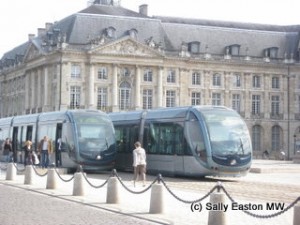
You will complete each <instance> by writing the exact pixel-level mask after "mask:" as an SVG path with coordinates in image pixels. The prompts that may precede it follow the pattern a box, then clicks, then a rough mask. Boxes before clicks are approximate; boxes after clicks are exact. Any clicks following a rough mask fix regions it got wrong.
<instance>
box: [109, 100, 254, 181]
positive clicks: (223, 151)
mask: <svg viewBox="0 0 300 225" xmlns="http://www.w3.org/2000/svg"><path fill="white" fill-rule="evenodd" d="M109 116H110V118H111V119H112V121H113V124H114V127H115V132H116V141H117V142H116V144H117V152H118V153H117V158H116V168H117V169H120V170H132V169H133V168H132V150H133V149H134V143H135V142H136V141H138V140H139V141H140V142H141V143H142V145H143V147H144V148H145V150H146V153H147V172H150V173H152V174H158V173H161V174H163V175H164V174H165V175H167V176H192V177H203V176H243V175H246V174H247V172H248V171H249V169H250V166H251V161H252V147H251V139H250V135H249V131H248V128H247V126H246V124H245V122H244V121H243V119H242V118H241V117H240V115H239V114H238V113H237V112H236V111H234V110H232V109H229V108H226V107H222V106H190V107H176V108H164V109H155V110H148V111H133V112H119V113H110V114H109Z"/></svg>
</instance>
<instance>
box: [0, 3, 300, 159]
mask: <svg viewBox="0 0 300 225" xmlns="http://www.w3.org/2000/svg"><path fill="white" fill-rule="evenodd" d="M147 7H148V6H147V5H141V6H140V7H139V12H134V11H131V10H128V9H125V8H123V7H121V5H120V1H112V0H98V1H94V2H93V3H92V4H91V5H90V6H88V7H87V8H86V9H83V10H82V11H80V12H78V13H74V14H72V15H70V16H68V17H66V18H64V19H62V20H60V21H58V22H55V23H46V24H45V27H44V28H38V30H37V35H33V34H29V36H28V41H27V42H25V43H23V44H21V45H19V46H16V47H15V48H14V49H12V50H11V51H9V52H7V53H5V54H4V55H3V57H2V58H1V60H0V101H1V106H0V107H1V108H0V116H1V117H8V116H13V115H22V114H30V113H37V112H46V111H54V110H65V109H77V108H85V109H100V110H103V111H106V112H111V111H127V110H137V109H151V108H157V107H173V106H187V105H199V104H205V105H206V104H209V105H225V106H227V107H231V108H233V109H235V110H236V111H237V112H239V113H240V115H241V116H242V117H243V118H244V119H245V121H246V123H247V125H248V127H249V130H250V133H251V136H252V144H253V149H254V155H255V156H257V157H261V156H262V153H263V152H264V151H265V150H267V151H268V152H269V153H270V155H271V156H272V157H278V155H279V154H280V152H285V154H286V157H288V158H292V157H293V156H294V153H295V152H296V151H297V148H298V150H300V64H299V38H300V36H299V31H300V25H299V26H276V25H260V24H246V23H237V22H223V21H209V20H200V19H186V18H173V17H172V18H170V17H162V16H159V17H158V16H152V17H150V16H148V14H147V11H148V8H147Z"/></svg>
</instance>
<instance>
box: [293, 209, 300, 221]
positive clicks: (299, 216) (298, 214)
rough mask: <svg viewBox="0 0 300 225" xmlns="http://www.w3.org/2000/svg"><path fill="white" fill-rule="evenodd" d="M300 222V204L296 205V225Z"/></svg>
mask: <svg viewBox="0 0 300 225" xmlns="http://www.w3.org/2000/svg"><path fill="white" fill-rule="evenodd" d="M299 224H300V205H299V204H298V205H295V206H294V225H299Z"/></svg>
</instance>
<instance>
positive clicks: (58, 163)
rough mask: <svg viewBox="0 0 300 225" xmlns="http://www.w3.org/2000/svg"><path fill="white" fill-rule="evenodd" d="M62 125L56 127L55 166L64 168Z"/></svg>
mask: <svg viewBox="0 0 300 225" xmlns="http://www.w3.org/2000/svg"><path fill="white" fill-rule="evenodd" d="M61 138H62V123H58V124H57V125H56V137H55V140H56V141H55V165H56V167H60V166H62V154H61V153H62V139H61Z"/></svg>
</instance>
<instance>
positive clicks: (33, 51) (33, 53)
mask: <svg viewBox="0 0 300 225" xmlns="http://www.w3.org/2000/svg"><path fill="white" fill-rule="evenodd" d="M40 55H41V53H40V50H39V49H38V48H37V47H36V46H35V45H34V44H31V45H30V46H29V47H28V49H27V51H26V54H25V57H24V61H25V62H26V61H30V60H31V59H34V58H37V57H39V56H40Z"/></svg>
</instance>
